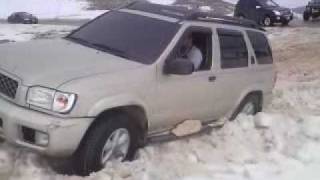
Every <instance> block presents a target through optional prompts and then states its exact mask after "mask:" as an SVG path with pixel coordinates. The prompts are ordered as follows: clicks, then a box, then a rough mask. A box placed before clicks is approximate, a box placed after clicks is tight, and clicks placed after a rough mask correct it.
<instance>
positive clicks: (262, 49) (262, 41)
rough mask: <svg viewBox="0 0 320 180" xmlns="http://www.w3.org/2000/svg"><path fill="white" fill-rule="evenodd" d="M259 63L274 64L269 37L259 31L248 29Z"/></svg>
mask: <svg viewBox="0 0 320 180" xmlns="http://www.w3.org/2000/svg"><path fill="white" fill-rule="evenodd" d="M247 34H248V36H249V39H250V41H251V44H252V46H253V49H254V52H255V54H256V57H257V60H258V64H272V62H273V59H272V52H271V48H270V45H269V42H268V39H267V37H266V36H265V35H264V34H262V33H259V32H254V31H247Z"/></svg>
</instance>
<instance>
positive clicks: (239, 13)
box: [234, 0, 293, 26]
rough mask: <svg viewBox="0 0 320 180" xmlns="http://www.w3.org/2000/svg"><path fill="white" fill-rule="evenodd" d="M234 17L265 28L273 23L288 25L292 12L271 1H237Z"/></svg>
mask: <svg viewBox="0 0 320 180" xmlns="http://www.w3.org/2000/svg"><path fill="white" fill-rule="evenodd" d="M234 15H235V16H236V17H240V18H247V19H251V20H254V21H256V22H257V23H259V24H262V25H265V26H272V25H273V24H274V23H282V24H283V25H288V24H289V22H290V21H291V20H292V19H293V12H292V10H290V9H288V8H284V7H281V6H279V5H278V4H277V3H275V2H274V1H273V0H239V2H238V3H237V5H236V9H235V12H234Z"/></svg>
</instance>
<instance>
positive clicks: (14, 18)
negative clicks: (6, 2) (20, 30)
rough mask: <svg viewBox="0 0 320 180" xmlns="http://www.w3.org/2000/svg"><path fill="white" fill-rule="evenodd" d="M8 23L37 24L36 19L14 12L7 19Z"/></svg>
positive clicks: (23, 13) (28, 14)
mask: <svg viewBox="0 0 320 180" xmlns="http://www.w3.org/2000/svg"><path fill="white" fill-rule="evenodd" d="M8 22H9V23H21V24H38V18H37V17H36V16H34V15H32V14H30V13H27V12H15V13H13V14H11V15H10V16H9V17H8Z"/></svg>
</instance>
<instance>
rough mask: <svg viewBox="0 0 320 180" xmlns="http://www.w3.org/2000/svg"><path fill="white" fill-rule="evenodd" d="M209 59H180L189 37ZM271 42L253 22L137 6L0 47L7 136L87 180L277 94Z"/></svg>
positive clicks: (250, 110)
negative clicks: (51, 36) (146, 148)
mask: <svg viewBox="0 0 320 180" xmlns="http://www.w3.org/2000/svg"><path fill="white" fill-rule="evenodd" d="M190 35H191V36H192V38H193V45H194V46H195V47H197V48H198V49H199V50H200V51H201V55H202V62H201V65H200V67H199V68H197V69H195V67H194V64H193V63H192V62H191V61H189V60H186V59H185V58H183V57H182V55H181V54H182V51H183V50H184V49H185V46H184V43H183V42H185V38H187V37H190ZM274 79H275V73H274V68H273V59H272V53H271V49H270V46H269V42H268V40H267V38H266V35H265V34H264V31H263V29H260V28H259V27H258V26H256V25H255V24H254V23H252V22H250V21H245V20H238V19H234V18H227V17H217V16H214V15H212V14H209V13H201V12H196V11H192V10H185V9H180V8H175V7H166V6H161V5H152V4H148V3H134V4H131V5H129V6H127V7H125V8H121V9H117V10H112V11H110V12H108V13H106V14H104V15H102V16H100V17H98V18H96V19H95V20H93V21H91V22H90V23H88V24H85V25H84V26H82V27H80V28H79V29H77V30H76V31H74V32H72V33H71V34H70V35H68V36H67V37H66V38H64V39H59V40H44V41H40V40H39V41H31V42H27V43H16V44H7V45H1V46H0V134H1V136H3V138H4V139H6V140H7V141H8V142H10V143H13V144H16V145H18V146H22V147H26V148H29V149H32V150H35V151H37V152H40V153H42V154H45V155H48V156H51V157H74V158H73V160H74V164H75V167H76V169H77V172H78V173H79V174H82V175H87V174H89V173H90V172H93V171H97V170H99V169H101V168H102V167H104V166H105V165H106V164H107V163H108V162H110V161H114V160H120V161H123V160H130V159H132V158H133V156H134V153H135V151H136V150H137V148H139V147H141V146H142V145H144V144H146V143H147V142H148V141H149V140H152V139H157V138H158V137H162V136H164V135H168V134H171V133H170V131H171V130H172V129H173V128H175V127H176V126H177V125H178V124H180V123H182V122H184V121H185V120H198V121H199V122H201V124H202V125H203V127H206V126H208V125H210V126H221V125H223V124H224V123H225V121H226V119H234V118H236V116H237V115H238V114H239V113H240V112H244V113H247V114H252V115H253V114H255V113H257V112H259V111H261V110H262V108H263V107H264V106H265V105H266V104H268V102H269V101H270V99H271V96H272V89H273V86H274Z"/></svg>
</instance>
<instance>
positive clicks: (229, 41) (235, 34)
mask: <svg viewBox="0 0 320 180" xmlns="http://www.w3.org/2000/svg"><path fill="white" fill-rule="evenodd" d="M217 31H218V36H219V41H220V51H221V68H223V69H228V68H241V67H248V49H247V46H246V42H245V40H244V37H243V34H242V33H241V32H240V31H235V30H228V29H217Z"/></svg>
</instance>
